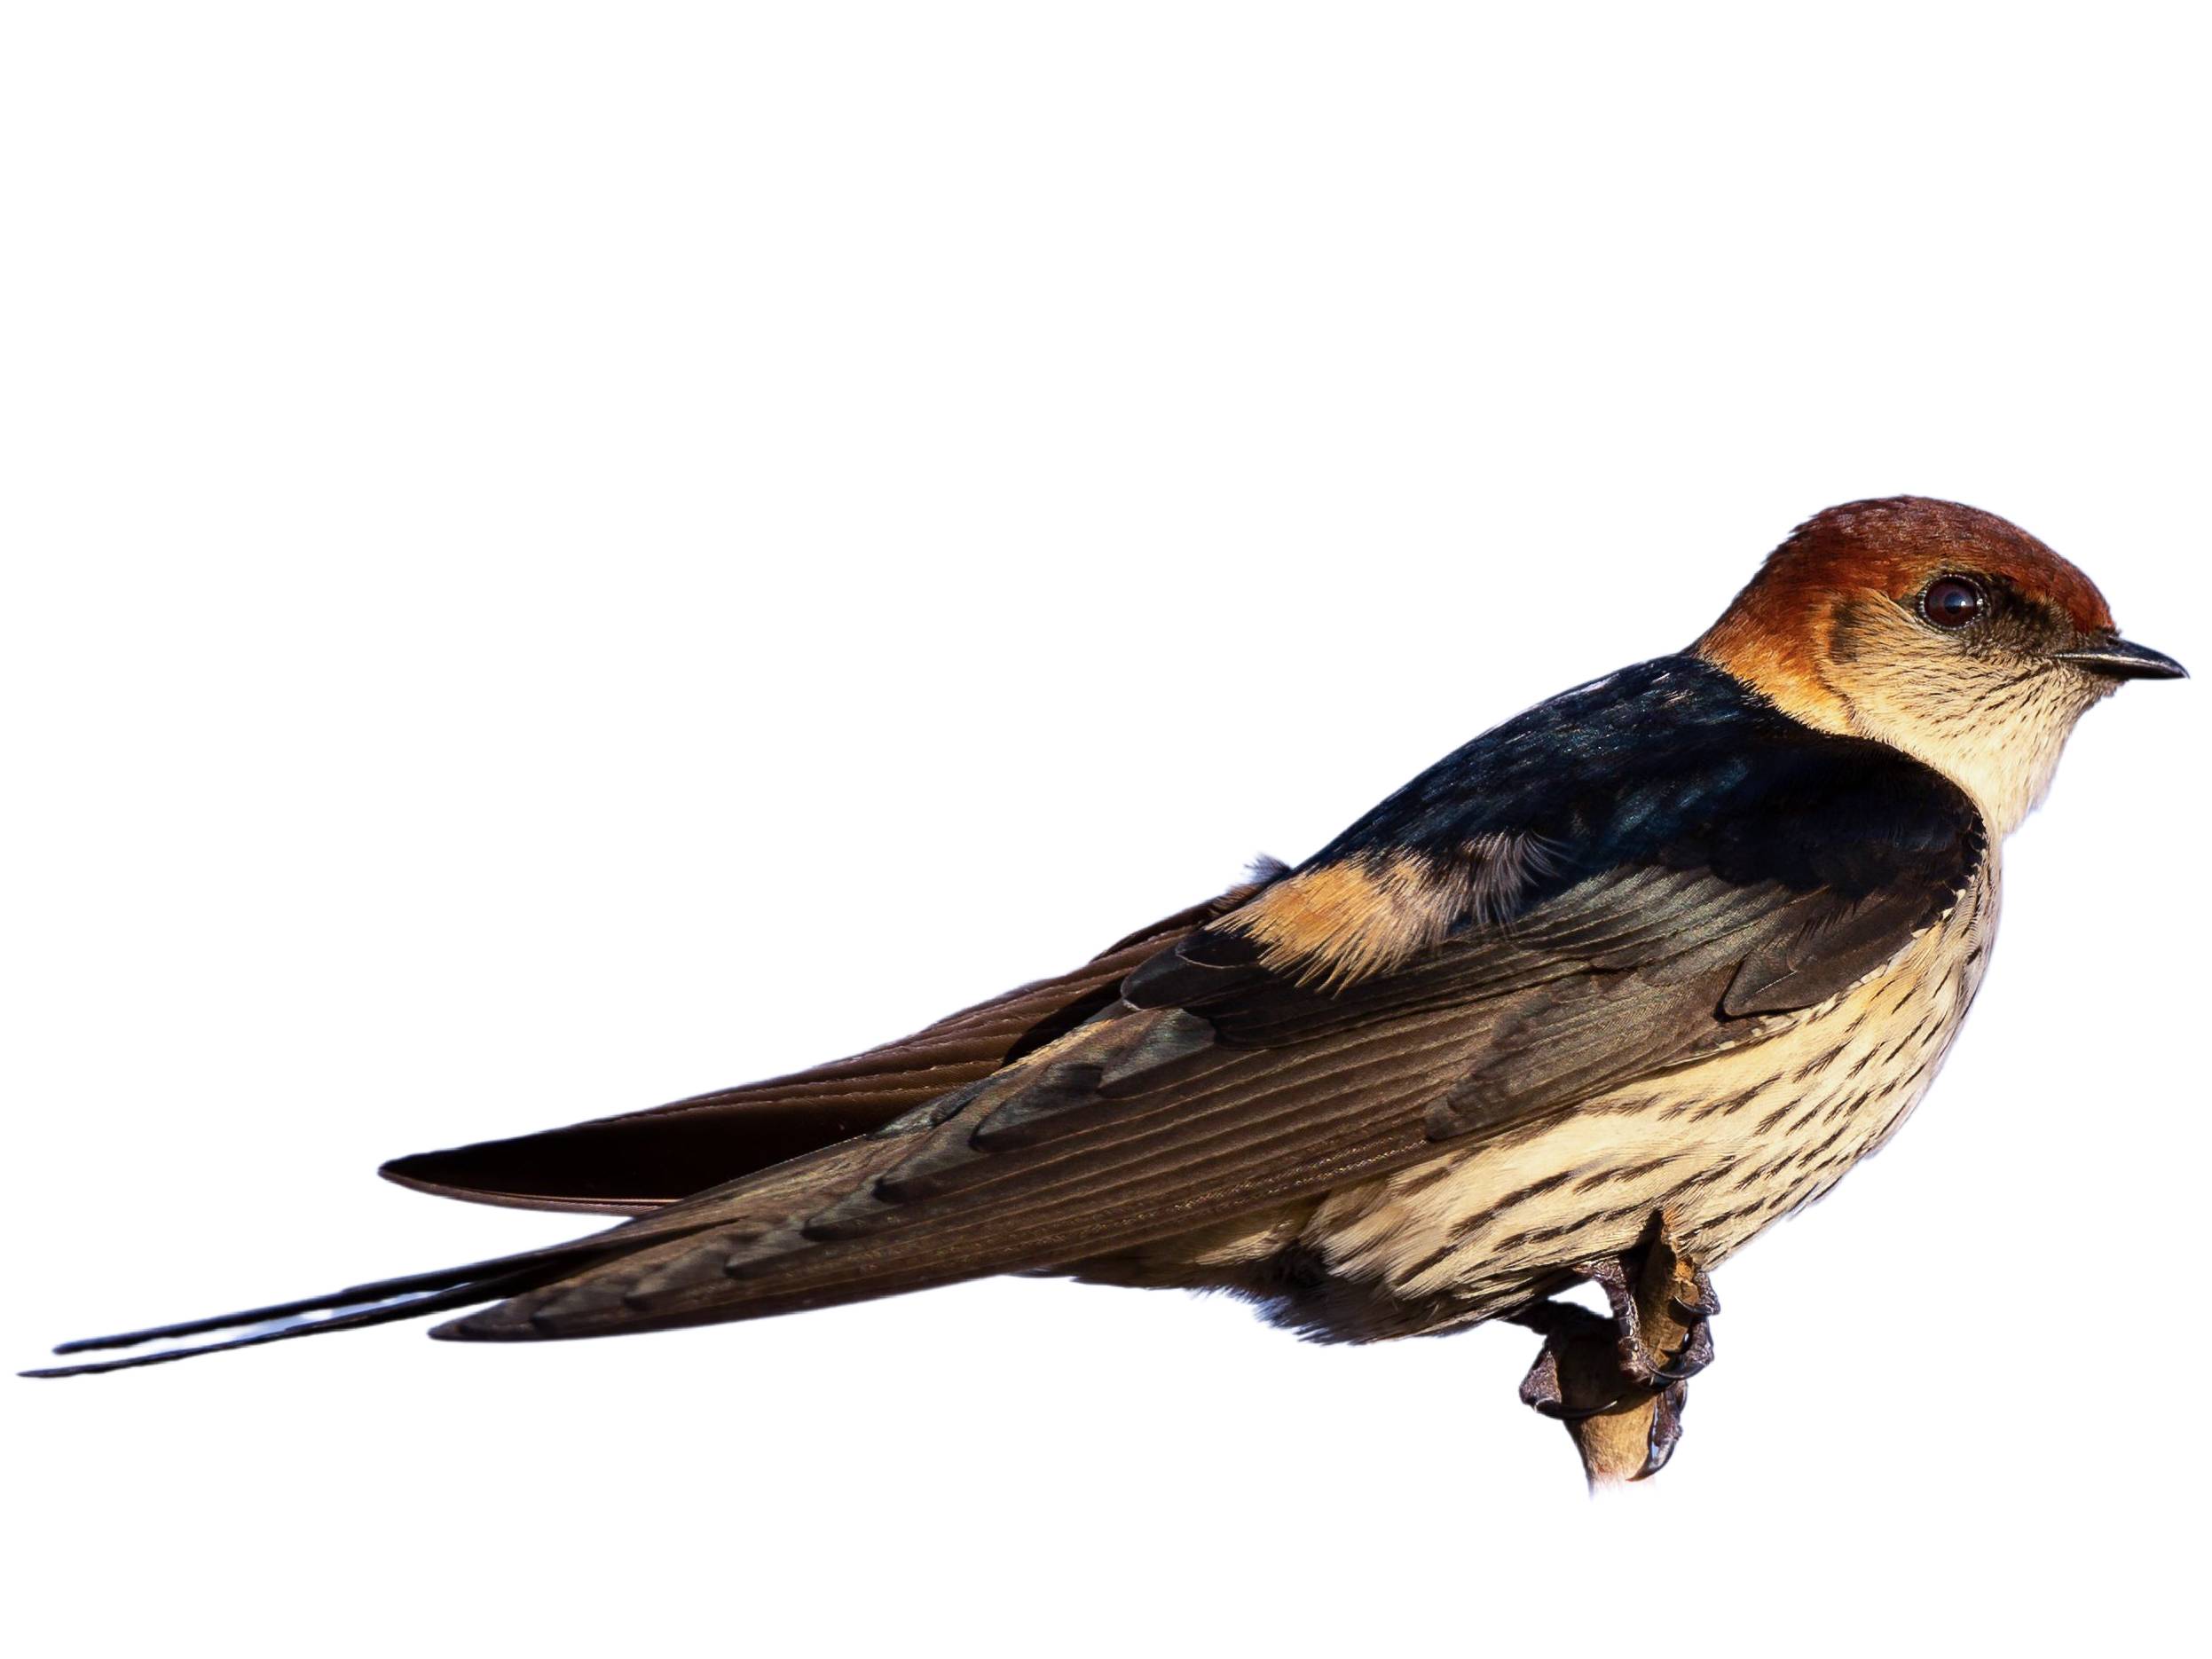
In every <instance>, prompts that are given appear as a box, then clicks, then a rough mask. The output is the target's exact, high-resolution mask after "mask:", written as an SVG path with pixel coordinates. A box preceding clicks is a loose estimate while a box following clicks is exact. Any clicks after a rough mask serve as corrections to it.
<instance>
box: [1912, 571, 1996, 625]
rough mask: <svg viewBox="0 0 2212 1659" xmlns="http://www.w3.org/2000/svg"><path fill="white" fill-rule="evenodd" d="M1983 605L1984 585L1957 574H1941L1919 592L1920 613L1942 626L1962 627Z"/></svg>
mask: <svg viewBox="0 0 2212 1659" xmlns="http://www.w3.org/2000/svg"><path fill="white" fill-rule="evenodd" d="M1981 607H1982V598H1981V589H1980V588H1979V587H1976V586H1974V585H1973V584H1972V582H1969V581H1966V580H1964V579H1963V578H1959V577H1956V576H1940V577H1938V578H1936V579H1935V580H1934V581H1933V582H1931V583H1929V584H1928V591H1927V592H1926V593H1925V594H1921V595H1920V614H1921V615H1922V616H1924V617H1926V618H1927V619H1928V620H1929V621H1930V622H1933V624H1935V625H1936V626H1937V627H1939V628H1963V627H1964V626H1965V625H1967V624H1968V623H1970V622H1972V620H1973V619H1974V618H1975V617H1979V616H1980V615H1981Z"/></svg>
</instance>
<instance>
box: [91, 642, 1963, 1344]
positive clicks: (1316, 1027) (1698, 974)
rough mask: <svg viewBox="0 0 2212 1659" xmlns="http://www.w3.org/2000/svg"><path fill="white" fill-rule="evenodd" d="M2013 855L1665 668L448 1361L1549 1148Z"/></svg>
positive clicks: (1863, 960)
mask: <svg viewBox="0 0 2212 1659" xmlns="http://www.w3.org/2000/svg"><path fill="white" fill-rule="evenodd" d="M1984 850H1985V836H1984V831H1983V828H1982V825H1981V822H1980V817H1979V816H1978V814H1976V812H1975V811H1974V808H1973V806H1972V803H1971V802H1970V801H1969V800H1968V799H1967V798H1965V797H1964V795H1963V794H1961V793H1960V791H1959V790H1957V789H1956V787H1955V786H1953V785H1951V784H1950V783H1948V782H1946V781H1945V780H1943V779H1942V778H1941V777H1940V776H1939V775H1938V774H1935V773H1933V771H1931V770H1929V769H1928V768H1926V767H1923V766H1921V765H1919V764H1918V763H1917V762H1915V761H1913V760H1910V759H1908V758H1906V757H1905V756H1903V755H1902V754H1901V753H1899V752H1898V751H1894V750H1890V749H1886V748H1884V747H1882V746H1880V745H1877V744H1872V743H1862V742H1859V741H1858V740H1854V739H1848V738H1838V737H1829V736H1824V735H1820V734H1816V733H1814V732H1812V731H1811V730H1809V729H1808V728H1807V727H1802V726H1799V725H1798V724H1796V723H1795V722H1792V721H1789V720H1787V719H1783V717H1781V716H1779V715H1777V714H1775V713H1774V712H1772V711H1771V710H1770V709H1768V708H1767V707H1766V705H1764V704H1759V703H1758V702H1757V700H1756V699H1755V698H1752V697H1751V696H1750V694H1749V693H1746V692H1744V691H1743V690H1742V688H1740V687H1737V686H1736V682H1734V681H1733V680H1728V678H1727V677H1726V676H1725V675H1722V674H1720V672H1719V671H1717V670H1712V669H1710V668H1708V667H1706V666H1704V664H1697V663H1696V662H1695V661H1694V660H1692V659H1687V658H1671V659H1664V658H1663V659H1660V661H1659V662H1658V663H1657V664H1646V665H1645V666H1644V668H1642V669H1641V670H1633V671H1626V672H1624V674H1622V675H1617V676H1614V677H1613V678H1612V679H1611V680H1607V681H1603V682H1600V683H1599V684H1598V685H1596V686H1594V687H1590V688H1584V689H1583V690H1582V691H1579V692H1576V693H1570V694H1569V695H1568V696H1565V697H1563V698H1558V699H1555V700H1554V701H1553V703H1551V704H1545V705H1543V706H1542V707H1541V708H1539V709H1538V710H1535V711H1531V713H1530V714H1528V715H1524V716H1523V717H1521V719H1518V720H1515V721H1513V722H1509V723H1508V724H1507V726H1505V727H1500V728H1499V729H1498V730H1497V731H1495V732H1493V733H1492V734H1490V735H1488V736H1487V737H1485V738H1483V739H1478V740H1477V741H1476V743H1472V744H1470V745H1468V747H1467V748H1466V749H1464V750H1462V751H1460V752H1459V753H1458V754H1456V755H1454V756H1452V757H1451V758H1449V759H1447V760H1445V761H1444V762H1443V763H1441V764H1440V765H1439V766H1438V767H1435V768H1432V769H1431V771H1430V772H1429V773H1427V774H1423V775H1422V776H1421V778H1419V779H1416V780H1415V781H1414V782H1413V784H1411V785H1408V786H1407V788H1406V789H1405V790H1401V791H1400V792H1399V793H1398V794H1397V795H1396V796H1393V797H1392V798H1391V799H1390V800H1389V801H1386V802H1385V803H1384V804H1383V805H1382V806H1380V807H1378V808H1377V809H1376V810H1375V811H1374V813H1371V814H1368V815H1367V816H1366V818H1364V819H1362V820H1361V821H1360V822H1358V824H1355V825H1354V826H1353V827H1352V829H1351V830H1348V831H1346V833H1345V835H1344V836H1342V837H1339V838H1338V839H1337V841H1336V842H1334V843H1332V844H1331V845H1330V846H1329V847H1328V848H1326V849H1325V850H1324V851H1323V852H1322V853H1320V854H1319V855H1317V856H1316V857H1315V858H1314V859H1313V860H1311V861H1309V862H1308V863H1307V864H1306V865H1304V866H1303V867H1301V868H1300V869H1298V870H1296V871H1295V872H1293V873H1292V874H1291V875H1289V876H1287V877H1284V878H1282V879H1281V880H1279V881H1277V882H1275V883H1273V884H1271V885H1269V886H1268V887H1266V888H1265V889H1263V891H1261V892H1258V893H1257V894H1256V895H1255V896H1253V897H1252V898H1251V899H1249V900H1247V901H1246V902H1245V903H1244V904H1243V905H1242V906H1240V908H1238V909H1236V910H1235V911H1233V912H1232V913H1231V914H1230V915H1229V916H1224V917H1223V918H1221V919H1220V920H1218V921H1216V922H1214V923H1212V924H1208V926H1206V927H1203V928H1201V929H1199V930H1198V931H1196V932H1193V933H1192V934H1191V935H1189V936H1188V937H1187V938H1185V940H1182V941H1181V942H1180V943H1177V944H1175V945H1172V946H1169V947H1166V948H1164V949H1162V950H1161V951H1160V952H1158V953H1157V954H1156V955H1153V957H1152V958H1151V959H1150V960H1148V961H1147V962H1146V963H1144V964H1143V965H1142V966H1140V967H1139V968H1137V970H1135V971H1133V972H1132V973H1130V975H1129V976H1128V977H1127V978H1126V979H1124V980H1123V981H1122V986H1121V997H1120V1000H1118V1001H1117V1002H1114V1005H1113V1006H1112V1007H1110V1008H1108V1009H1106V1010H1104V1011H1103V1012H1101V1013H1099V1014H1098V1015H1097V1016H1095V1017H1094V1018H1092V1019H1091V1020H1090V1022H1089V1023H1087V1024H1085V1025H1083V1026H1079V1027H1077V1028H1076V1029H1075V1030H1074V1031H1071V1032H1069V1033H1067V1034H1066V1035H1064V1036H1062V1037H1059V1039H1057V1040H1056V1041H1054V1042H1050V1043H1048V1044H1046V1045H1045V1046H1043V1047H1042V1048H1039V1049H1037V1050H1034V1051H1033V1052H1030V1053H1028V1054H1027V1055H1025V1056H1023V1057H1021V1058H1019V1059H1016V1060H1014V1061H1013V1062H1012V1063H1011V1064H1009V1065H1006V1066H1004V1068H1002V1069H1001V1070H1000V1071H998V1072H996V1073H992V1074H990V1075H988V1076H986V1077H984V1078H982V1079H980V1080H979V1081H974V1082H972V1083H969V1084H967V1085H965V1086H964V1087H962V1088H960V1089H954V1090H952V1091H950V1092H949V1093H947V1094H945V1095H942V1096H941V1097H937V1098H935V1099H933V1100H932V1101H930V1102H928V1103H927V1104H925V1105H922V1106H919V1107H917V1108H916V1109H915V1110H913V1111H912V1112H910V1113H907V1114H906V1115H905V1116H903V1117H901V1118H900V1119H898V1120H894V1121H893V1122H892V1123H890V1124H888V1125H886V1126H885V1128H882V1129H880V1130H878V1131H877V1132H876V1133H875V1134H874V1135H873V1136H870V1137H867V1138H863V1139H859V1140H854V1141H847V1142H844V1143H841V1144H838V1145H836V1146H832V1147H830V1148H826V1149H824V1150H823V1151H821V1152H815V1153H813V1154H810V1155H808V1156H807V1157H803V1158H800V1159H797V1160H792V1161H791V1162H790V1163H787V1164H784V1165H782V1166H779V1167H778V1168H774V1169H771V1170H768V1171H766V1172H763V1173H762V1174H760V1175H754V1176H750V1177H747V1178H745V1179H742V1180H739V1181H736V1182H734V1183H730V1184H729V1185H728V1186H726V1187H723V1188H720V1189H717V1190H715V1191H710V1192H705V1193H701V1194H698V1195H697V1196H696V1197H694V1198H691V1199H686V1200H684V1201H683V1202H681V1203H680V1204H676V1205H672V1206H670V1207H668V1208H666V1209H665V1210H662V1211H660V1212H658V1213H657V1214H656V1215H653V1216H650V1217H649V1218H646V1219H645V1220H643V1221H641V1222H638V1223H632V1225H631V1227H630V1228H626V1229H618V1230H615V1231H613V1232H610V1233H604V1234H601V1235H599V1236H598V1237H597V1238H594V1239H589V1240H584V1241H581V1242H579V1244H578V1245H575V1246H566V1247H565V1249H566V1250H567V1251H568V1252H569V1254H566V1255H562V1254H558V1253H557V1252H534V1253H531V1254H530V1255H529V1256H526V1257H517V1258H508V1259H506V1260H505V1261H503V1262H492V1263H485V1264H481V1265H480V1266H479V1267H478V1268H476V1269H475V1270H469V1271H470V1272H472V1273H473V1274H474V1275H475V1277H474V1278H471V1279H469V1280H468V1281H467V1282H466V1283H465V1284H464V1283H461V1282H460V1281H458V1280H456V1279H454V1278H441V1279H439V1280H438V1281H437V1286H436V1288H434V1289H430V1290H429V1293H430V1294H433V1295H436V1296H437V1297H439V1298H441V1299H446V1300H441V1301H440V1305H441V1306H445V1305H453V1304H452V1301H451V1299H457V1298H461V1297H463V1296H467V1295H471V1294H473V1296H474V1297H475V1299H476V1300H486V1299H489V1298H490V1297H492V1296H495V1295H497V1296H505V1297H507V1300H505V1301H501V1302H500V1303H499V1304H498V1305H497V1306H495V1307H492V1308H489V1309H484V1310H483V1311H481V1312H478V1313H476V1314H474V1315H472V1316H470V1317H468V1318H465V1319H462V1320H460V1321H458V1322H456V1323H455V1324H453V1325H447V1326H444V1327H441V1329H440V1331H439V1332H438V1334H441V1335H445V1336H452V1337H459V1338H464V1339H476V1340H493V1341H498V1340H515V1339H528V1338H538V1337H567V1336H588V1335H598V1334H603V1333H615V1332H621V1331H629V1330H649V1329H657V1328H663V1327H666V1326H672V1325H691V1324H700V1323H709V1322H713V1321H718V1320H726V1319H736V1318H745V1317H756V1316H759V1315H763V1314H770V1313H779V1312H784V1311H788V1310H791V1309H799V1308H809V1307H819V1306H824V1305H828V1304H831V1303H836V1302H842V1301H856V1300H860V1299H862V1298H866V1297H871V1296H878V1295H884V1294H888V1293H893V1292H898V1291H904V1290H912V1289H919V1288H922V1287H925V1286H933V1285H940V1284H945V1283H949V1282H951V1281H953V1280H957V1279H962V1278H974V1277H978V1276H980V1275H984V1274H991V1273H1002V1272H1011V1271H1020V1270H1032V1269H1039V1268H1051V1267H1059V1266H1066V1265H1068V1264H1072V1263H1074V1262H1080V1261H1082V1260H1083V1259H1085V1258H1087V1257H1090V1256H1095V1255H1099V1254H1109V1253H1114V1252H1118V1251H1121V1250H1123V1249H1126V1248H1129V1247H1132V1246H1137V1245H1140V1244H1144V1243H1146V1242H1150V1241H1152V1240H1154V1239H1158V1238H1164V1237H1169V1236H1172V1235H1174V1234H1177V1233H1179V1232H1183V1231H1185V1230H1194V1229H1198V1228H1201V1227H1204V1226H1206V1225H1208V1223H1214V1222H1216V1221H1220V1220H1223V1219H1224V1218H1232V1217H1235V1216H1238V1215H1245V1214H1249V1213H1252V1212H1255V1211H1258V1210H1263V1209H1265V1208H1266V1207H1270V1206H1271V1205H1273V1204H1276V1203H1278V1202H1280V1201H1282V1200H1286V1199H1294V1198H1297V1197H1300V1196H1303V1195H1307V1194H1314V1193H1319V1192H1324V1191H1328V1190H1330V1189H1332V1188H1334V1187H1338V1186H1341V1185H1342V1184H1344V1183H1348V1182H1351V1181H1355V1180H1358V1179H1360V1178H1363V1177H1365V1176H1368V1175H1376V1174H1380V1173H1382V1172H1384V1171H1387V1170H1389V1169H1392V1168H1401V1167H1404V1166H1406V1165H1409V1164H1413V1163H1417V1162H1420V1161H1421V1160H1426V1159H1428V1158H1431V1157H1434V1156H1437V1154H1438V1153H1439V1152H1441V1151H1443V1150H1444V1148H1445V1147H1446V1146H1447V1145H1449V1144H1454V1143H1457V1144H1467V1143H1468V1141H1469V1140H1470V1139H1479V1138H1483V1137H1495V1136H1508V1135H1512V1134H1514V1133H1515V1132H1516V1131H1517V1130H1519V1129H1520V1128H1523V1126H1526V1125H1529V1124H1531V1123H1534V1122H1540V1121H1545V1120H1548V1119H1549V1118H1551V1117H1552V1116H1554V1115H1555V1114H1557V1113H1563V1112H1568V1111H1571V1110H1573V1109H1574V1107H1575V1106H1576V1105H1577V1104H1578V1103H1579V1102H1581V1101H1584V1100H1586V1099H1588V1098H1590V1097H1593V1096H1594V1095H1595V1094H1598V1093H1600V1092H1602V1091H1604V1090H1606V1089H1611V1088H1614V1087H1617V1086H1618V1085H1619V1084H1621V1083H1622V1082H1624V1081H1630V1080H1633V1079H1634V1078H1636V1077H1640V1076H1643V1075H1647V1074H1649V1073H1653V1072H1657V1071H1659V1070H1663V1069H1665V1068H1668V1067H1672V1066H1676V1065H1682V1064H1684V1063H1686V1062H1688V1061H1689V1060H1691V1059H1694V1058H1696V1057H1698V1056H1700V1055H1703V1054H1706V1053H1710V1052H1712V1051H1713V1050H1717V1049H1719V1048H1721V1047H1726V1046H1730V1045H1734V1044H1738V1043H1743V1042H1755V1041H1758V1040H1759V1038H1761V1037H1762V1036H1764V1035H1766V1034H1769V1033H1770V1032H1771V1031H1773V1030H1774V1029H1775V1026H1777V1025H1778V1024H1787V1023H1789V1022H1791V1021H1792V1020H1794V1019H1795V1018H1798V1017H1799V1015H1800V1013H1801V1010H1805V1009H1807V1008H1811V1007H1814V1006H1816V1005H1818V1004H1819V1003H1821V1002H1825V1001H1827V1000H1828V999H1829V998H1830V997H1832V996H1833V995H1836V994H1838V992H1839V991H1841V990H1843V989H1845V988H1846V987H1848V986H1850V985H1851V984H1853V983H1855V982H1856V981H1858V980H1859V979H1863V978H1865V977H1866V976H1867V975H1869V974H1870V973H1872V972H1874V971H1877V970H1878V969H1879V968H1880V967H1881V966H1882V965H1883V964H1884V963H1887V962H1889V961H1891V960H1893V958H1894V957H1895V956H1897V955H1899V954H1900V953H1901V951H1902V950H1904V949H1905V948H1906V947H1907V946H1908V945H1909V942H1910V941H1911V940H1913V939H1914V938H1915V937H1917V935H1918V934H1919V933H1920V932H1922V931H1924V930H1925V929H1926V928H1927V927H1929V926H1930V925H1932V924H1934V923H1935V922H1936V921H1937V920H1938V919H1939V918H1940V916H1942V915H1943V914H1945V913H1946V912H1947V911H1948V908H1950V907H1951V906H1952V905H1953V904H1954V903H1956V900H1957V898H1958V896H1959V894H1960V893H1961V892H1963V891H1964V888H1965V886H1966V884H1967V883H1968V882H1969V881H1970V880H1971V879H1972V875H1973V872H1974V869H1975V868H1976V867H1977V865H1978V864H1979V862H1980V859H1981V858H1982V857H1983V855H1984ZM518 1279H520V1280H525V1281H529V1284H528V1287H527V1288H525V1289H523V1291H522V1293H519V1294H516V1293H514V1292H515V1290H516V1286H517V1282H518ZM390 1283H391V1284H401V1283H404V1284H408V1285H416V1284H425V1283H426V1281H424V1280H420V1279H418V1280H410V1281H392V1282H390ZM388 1289H389V1286H364V1287H361V1289H360V1290H359V1291H358V1292H356V1293H353V1295H354V1298H355V1300H353V1301H337V1300H335V1299H320V1300H319V1301H318V1302H317V1304H316V1306H318V1307H319V1308H324V1309H332V1310H335V1312H336V1313H337V1314H338V1317H345V1318H352V1317H363V1318H366V1317H382V1314H381V1312H380V1310H379V1309H378V1308H377V1307H376V1306H375V1305H374V1303H373V1302H372V1301H364V1300H363V1299H364V1298H369V1297H373V1295H374V1293H376V1292H378V1291H380V1290H388ZM423 1310H424V1311H429V1309H428V1308H425V1309H423ZM264 1311H266V1310H264ZM198 1328H201V1329H210V1330H211V1329H212V1325H211V1322H201V1325H200V1327H198ZM185 1329H188V1328H185ZM249 1340H254V1339H252V1338H249ZM125 1363H130V1362H128V1361H126V1362H125Z"/></svg>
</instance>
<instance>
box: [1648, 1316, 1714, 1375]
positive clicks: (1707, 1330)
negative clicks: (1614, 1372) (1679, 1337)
mask: <svg viewBox="0 0 2212 1659" xmlns="http://www.w3.org/2000/svg"><path fill="white" fill-rule="evenodd" d="M1710 1364H1712V1325H1711V1323H1710V1322H1708V1321H1706V1320H1704V1319H1700V1320H1698V1321H1697V1323H1696V1325H1692V1326H1690V1327H1689V1338H1688V1339H1687V1340H1686V1341H1684V1342H1683V1343H1682V1348H1681V1352H1680V1353H1678V1354H1676V1355H1675V1356H1674V1357H1673V1359H1671V1360H1668V1361H1667V1362H1666V1363H1665V1364H1657V1365H1654V1366H1652V1367H1651V1380H1653V1381H1655V1382H1668V1383H1673V1384H1675V1385H1677V1386H1678V1387H1679V1386H1680V1385H1681V1384H1682V1383H1685V1382H1688V1381H1689V1380H1690V1379H1691V1378H1692V1377H1695V1376H1696V1374H1697V1373H1698V1372H1701V1371H1703V1370H1704V1368H1705V1367H1706V1366H1708V1365H1710Z"/></svg>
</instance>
